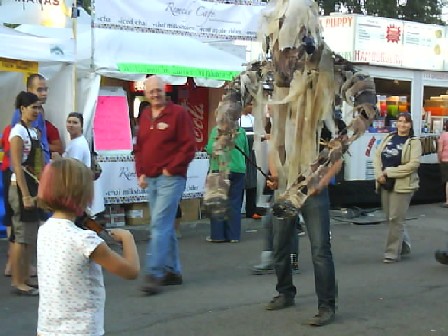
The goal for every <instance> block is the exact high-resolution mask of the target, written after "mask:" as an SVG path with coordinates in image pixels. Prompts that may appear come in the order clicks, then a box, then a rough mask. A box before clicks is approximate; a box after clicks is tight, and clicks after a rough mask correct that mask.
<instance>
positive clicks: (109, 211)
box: [104, 204, 126, 227]
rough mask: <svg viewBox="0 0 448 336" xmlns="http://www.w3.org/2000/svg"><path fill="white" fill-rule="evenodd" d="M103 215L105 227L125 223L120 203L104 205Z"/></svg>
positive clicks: (118, 225)
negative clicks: (105, 221) (105, 222)
mask: <svg viewBox="0 0 448 336" xmlns="http://www.w3.org/2000/svg"><path fill="white" fill-rule="evenodd" d="M104 217H105V218H106V220H107V224H106V226H107V227H122V226H125V225H126V218H125V213H124V209H123V207H122V206H121V205H117V204H110V205H106V209H105V212H104Z"/></svg>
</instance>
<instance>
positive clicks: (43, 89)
mask: <svg viewBox="0 0 448 336" xmlns="http://www.w3.org/2000/svg"><path fill="white" fill-rule="evenodd" d="M37 92H48V87H39V88H37Z"/></svg>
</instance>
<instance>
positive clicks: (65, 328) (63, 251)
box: [37, 158, 140, 336]
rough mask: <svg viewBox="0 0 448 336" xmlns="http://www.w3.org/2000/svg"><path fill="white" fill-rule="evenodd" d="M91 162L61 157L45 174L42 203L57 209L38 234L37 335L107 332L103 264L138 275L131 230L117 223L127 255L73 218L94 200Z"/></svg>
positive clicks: (113, 232)
mask: <svg viewBox="0 0 448 336" xmlns="http://www.w3.org/2000/svg"><path fill="white" fill-rule="evenodd" d="M92 197H93V179H92V173H91V171H90V168H88V167H86V166H85V165H84V164H83V163H81V162H80V161H79V160H75V159H72V158H60V159H56V160H54V161H52V162H51V163H50V164H48V165H47V166H46V167H45V169H44V172H43V174H42V177H41V180H40V184H39V191H38V203H39V206H41V207H43V208H45V209H47V210H49V211H52V212H53V215H52V217H51V218H50V219H48V220H47V221H46V222H45V223H44V224H43V225H42V226H41V227H40V228H39V233H38V237H37V270H38V276H39V290H40V293H39V310H38V322H37V335H38V336H50V335H59V336H64V335H84V336H99V335H104V304H105V300H106V294H105V288H104V281H103V274H102V269H101V266H102V267H103V268H105V269H106V270H107V271H109V272H111V273H113V274H116V275H118V276H120V277H122V278H124V279H129V280H131V279H136V278H137V277H138V274H139V271H140V261H139V256H138V253H137V248H136V245H135V242H134V238H133V236H132V234H131V233H130V232H129V231H127V230H121V229H113V230H111V231H110V234H111V236H112V237H113V238H114V239H115V240H116V241H118V242H120V243H121V244H122V247H123V256H120V255H119V254H118V253H116V252H114V251H113V250H111V249H110V248H109V247H108V246H107V245H106V243H105V242H104V241H103V239H101V238H100V237H99V236H98V235H97V234H96V233H95V232H94V231H91V230H83V229H81V228H79V227H77V226H76V225H75V223H74V220H75V218H76V216H79V215H80V214H82V213H83V212H84V211H85V208H86V207H87V205H88V204H90V202H91V201H92Z"/></svg>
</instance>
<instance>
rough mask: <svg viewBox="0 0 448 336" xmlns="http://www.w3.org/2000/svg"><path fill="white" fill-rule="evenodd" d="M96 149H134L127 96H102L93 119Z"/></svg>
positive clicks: (99, 98)
mask: <svg viewBox="0 0 448 336" xmlns="http://www.w3.org/2000/svg"><path fill="white" fill-rule="evenodd" d="M93 136H94V142H95V150H97V151H114V150H115V151H116V150H129V151H131V150H132V139H131V128H130V121H129V109H128V102H127V100H126V97H120V96H100V97H98V102H97V104H96V111H95V117H94V119H93Z"/></svg>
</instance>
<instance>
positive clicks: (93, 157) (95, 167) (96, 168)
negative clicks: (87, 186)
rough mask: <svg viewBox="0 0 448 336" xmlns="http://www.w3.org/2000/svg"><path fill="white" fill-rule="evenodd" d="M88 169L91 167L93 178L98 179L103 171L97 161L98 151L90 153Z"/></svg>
mask: <svg viewBox="0 0 448 336" xmlns="http://www.w3.org/2000/svg"><path fill="white" fill-rule="evenodd" d="M90 169H92V174H93V180H94V181H96V180H98V179H99V178H100V176H101V173H102V172H103V169H102V168H101V166H100V164H99V163H98V153H97V152H94V151H92V153H91V154H90Z"/></svg>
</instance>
